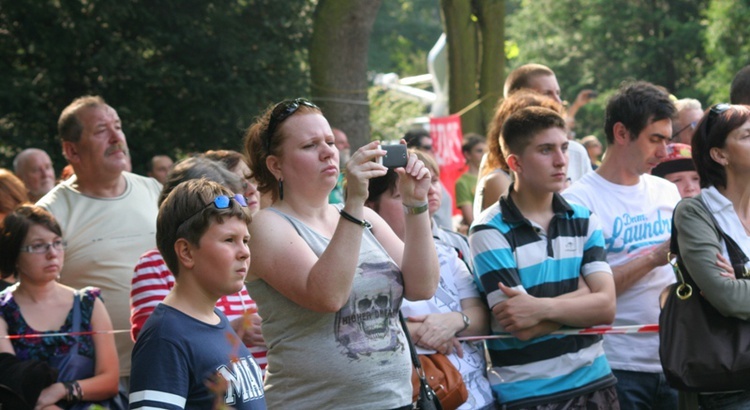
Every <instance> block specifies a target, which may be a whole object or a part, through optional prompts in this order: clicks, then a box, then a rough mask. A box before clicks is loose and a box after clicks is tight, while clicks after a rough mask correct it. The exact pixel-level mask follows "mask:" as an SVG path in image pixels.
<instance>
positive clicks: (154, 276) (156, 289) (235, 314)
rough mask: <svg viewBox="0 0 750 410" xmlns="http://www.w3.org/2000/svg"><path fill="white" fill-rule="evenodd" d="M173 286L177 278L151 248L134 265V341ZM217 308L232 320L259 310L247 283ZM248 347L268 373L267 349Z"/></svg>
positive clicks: (132, 303) (222, 299) (157, 251)
mask: <svg viewBox="0 0 750 410" xmlns="http://www.w3.org/2000/svg"><path fill="white" fill-rule="evenodd" d="M173 287H174V275H172V272H170V271H169V268H168V267H167V264H166V263H165V262H164V259H163V258H162V256H161V253H159V250H158V249H152V250H150V251H148V252H146V253H144V254H143V255H141V257H140V258H139V259H138V264H137V265H136V266H135V272H134V273H133V280H132V282H131V288H130V335H131V337H132V338H133V340H134V341H135V339H136V338H137V337H138V334H139V333H140V332H141V329H142V328H143V325H144V324H145V323H146V319H148V317H149V316H151V312H153V311H154V308H156V305H158V304H159V303H161V301H162V300H164V298H165V297H167V294H169V291H170V290H172V288H173ZM216 307H217V308H219V310H221V311H222V312H223V313H224V315H226V317H227V319H229V321H232V320H234V319H237V318H240V317H242V316H243V315H244V314H245V312H250V313H256V312H257V311H258V309H257V306H256V305H255V302H254V301H253V300H252V299H250V295H249V294H248V293H247V289H246V288H245V285H244V284H243V285H242V290H240V291H239V292H238V293H235V294H232V295H228V296H224V297H222V298H221V299H219V301H218V302H216ZM247 347H248V349H250V352H251V353H252V354H253V357H254V358H255V361H256V362H257V363H258V365H259V366H260V368H261V369H263V370H264V372H265V368H266V364H267V360H266V351H267V349H266V348H265V347H258V346H247Z"/></svg>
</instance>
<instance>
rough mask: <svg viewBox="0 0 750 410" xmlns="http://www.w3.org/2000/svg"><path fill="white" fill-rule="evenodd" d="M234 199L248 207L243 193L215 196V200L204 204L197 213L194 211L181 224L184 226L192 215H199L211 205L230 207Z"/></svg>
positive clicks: (242, 205) (217, 207) (221, 207)
mask: <svg viewBox="0 0 750 410" xmlns="http://www.w3.org/2000/svg"><path fill="white" fill-rule="evenodd" d="M232 200H234V201H235V202H237V204H239V205H240V206H241V207H243V208H247V199H245V197H244V196H242V195H241V194H236V195H234V196H231V197H230V196H227V195H219V196H217V197H216V198H214V200H213V201H211V202H209V203H207V204H206V206H204V207H203V208H201V209H199V210H198V211H197V212H196V213H194V214H192V215H190V216H189V217H187V218H186V219H185V220H184V221H182V223H181V224H180V226H182V225H183V224H184V223H185V222H187V221H189V220H190V219H191V218H192V217H194V216H196V215H198V214H199V213H201V212H203V211H205V210H206V208H208V207H210V206H211V205H213V206H215V207H216V209H227V208H229V207H230V205H231V203H232ZM178 228H179V227H178Z"/></svg>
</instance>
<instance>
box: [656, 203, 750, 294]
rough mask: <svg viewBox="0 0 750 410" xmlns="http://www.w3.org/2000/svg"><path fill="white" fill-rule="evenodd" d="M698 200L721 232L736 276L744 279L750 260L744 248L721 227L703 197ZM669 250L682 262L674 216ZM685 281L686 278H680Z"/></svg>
mask: <svg viewBox="0 0 750 410" xmlns="http://www.w3.org/2000/svg"><path fill="white" fill-rule="evenodd" d="M696 199H697V200H698V203H699V204H700V205H701V206H702V207H703V209H705V210H706V213H707V214H708V216H709V217H710V218H711V222H712V223H713V224H714V227H715V228H716V230H717V231H718V232H719V235H720V236H721V238H722V239H723V240H724V243H725V244H726V246H727V253H728V254H729V263H731V264H732V267H733V268H734V276H735V277H736V278H737V279H744V278H746V277H747V276H748V272H747V268H746V267H745V265H746V264H747V262H748V260H749V259H748V257H747V255H745V252H743V251H742V248H740V246H739V245H738V244H737V242H735V240H734V239H732V238H731V237H730V236H729V235H727V233H726V232H724V230H723V229H721V226H720V225H719V222H718V221H717V220H716V218H715V217H714V215H713V214H712V213H711V210H710V209H708V206H707V205H706V203H705V202H704V201H703V198H702V197H699V198H696ZM669 252H670V253H672V255H674V256H677V257H678V262H681V260H680V258H679V256H680V251H679V246H678V244H677V225H675V222H674V217H672V237H671V238H670V242H669ZM680 279H681V280H682V281H683V282H684V279H682V278H680Z"/></svg>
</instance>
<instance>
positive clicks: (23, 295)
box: [0, 205, 119, 409]
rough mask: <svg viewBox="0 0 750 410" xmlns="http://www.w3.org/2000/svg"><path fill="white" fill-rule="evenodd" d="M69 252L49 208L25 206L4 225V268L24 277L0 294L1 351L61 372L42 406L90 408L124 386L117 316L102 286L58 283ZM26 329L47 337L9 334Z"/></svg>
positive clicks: (0, 258) (0, 264)
mask: <svg viewBox="0 0 750 410" xmlns="http://www.w3.org/2000/svg"><path fill="white" fill-rule="evenodd" d="M64 257H65V241H64V240H63V239H62V232H61V230H60V225H58V224H57V221H55V219H54V218H53V217H52V214H50V213H49V212H47V211H46V210H44V209H42V208H39V207H36V206H32V205H24V206H21V207H19V208H17V209H16V210H15V211H13V212H12V213H10V214H9V215H8V216H7V217H5V220H4V221H3V223H2V225H0V273H1V274H2V277H7V276H14V277H15V278H16V279H17V281H18V283H17V284H15V285H13V286H11V287H10V288H8V289H5V290H4V291H3V292H0V352H2V353H11V354H14V355H16V357H17V358H18V359H20V360H40V361H43V362H48V363H50V364H51V365H52V366H53V367H55V368H57V370H58V371H59V373H58V379H57V380H58V381H57V383H53V384H52V385H50V386H48V387H47V388H45V389H44V390H42V392H41V394H40V395H39V398H38V399H37V401H36V406H35V408H36V409H44V408H47V407H48V406H53V407H51V408H54V405H55V404H56V403H57V405H58V406H62V407H63V408H71V407H73V406H74V405H76V404H78V405H79V407H77V408H87V406H84V404H85V403H89V404H91V403H93V402H98V401H105V400H108V399H111V398H113V397H114V396H115V395H116V394H117V392H118V375H119V365H118V361H117V352H116V350H115V340H114V336H113V335H112V334H111V333H109V332H111V330H112V322H111V321H110V319H109V314H108V313H107V309H106V308H105V307H104V303H103V302H102V300H101V298H100V297H99V294H100V291H99V289H96V288H92V287H88V288H84V289H81V290H75V289H73V288H69V287H67V286H65V285H61V284H60V283H58V282H57V279H59V275H60V271H61V270H62V265H63V259H64ZM58 333H65V334H63V335H58ZM70 333H73V334H70ZM76 333H83V334H76ZM45 334H49V335H48V336H45ZM24 335H39V336H42V337H19V338H7V336H11V337H13V336H24Z"/></svg>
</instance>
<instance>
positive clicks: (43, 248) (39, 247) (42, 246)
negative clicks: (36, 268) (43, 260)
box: [21, 239, 68, 253]
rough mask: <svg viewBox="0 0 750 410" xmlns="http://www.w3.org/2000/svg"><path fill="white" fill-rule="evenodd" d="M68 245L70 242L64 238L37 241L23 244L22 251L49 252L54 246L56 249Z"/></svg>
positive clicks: (63, 248)
mask: <svg viewBox="0 0 750 410" xmlns="http://www.w3.org/2000/svg"><path fill="white" fill-rule="evenodd" d="M67 247H68V243H67V242H65V241H64V240H62V239H58V240H55V241H52V242H44V243H35V244H33V245H28V246H22V247H21V252H27V253H47V252H49V250H50V248H54V249H55V250H56V251H62V250H65V248H67Z"/></svg>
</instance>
